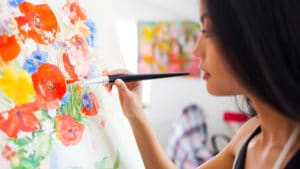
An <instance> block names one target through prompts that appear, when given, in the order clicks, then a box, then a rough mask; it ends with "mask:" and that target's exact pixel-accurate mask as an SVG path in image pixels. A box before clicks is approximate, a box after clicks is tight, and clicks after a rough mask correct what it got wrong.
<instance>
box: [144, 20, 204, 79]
mask: <svg viewBox="0 0 300 169" xmlns="http://www.w3.org/2000/svg"><path fill="white" fill-rule="evenodd" d="M199 32H200V26H199V24H197V23H194V22H190V21H178V22H140V23H139V24H138V33H139V35H138V41H139V42H138V43H139V65H138V69H139V72H141V73H164V72H189V73H190V74H191V77H199V75H200V74H199V71H198V68H197V67H198V62H199V61H198V60H197V58H195V57H193V54H192V52H193V49H194V46H195V45H196V42H197V37H198V34H199Z"/></svg>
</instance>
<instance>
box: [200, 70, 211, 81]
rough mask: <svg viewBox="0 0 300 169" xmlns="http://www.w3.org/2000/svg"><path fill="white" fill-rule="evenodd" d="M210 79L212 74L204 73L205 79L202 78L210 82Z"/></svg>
mask: <svg viewBox="0 0 300 169" xmlns="http://www.w3.org/2000/svg"><path fill="white" fill-rule="evenodd" d="M209 77H210V74H209V73H207V72H203V77H202V78H203V79H204V80H208V79H209Z"/></svg>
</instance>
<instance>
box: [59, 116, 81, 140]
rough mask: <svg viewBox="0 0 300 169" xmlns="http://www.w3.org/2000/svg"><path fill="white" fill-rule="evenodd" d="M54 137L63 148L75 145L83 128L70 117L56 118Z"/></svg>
mask: <svg viewBox="0 0 300 169" xmlns="http://www.w3.org/2000/svg"><path fill="white" fill-rule="evenodd" d="M55 127H56V136H57V138H58V139H59V140H60V141H61V142H62V144H63V145H65V146H72V145H76V144H77V143H79V142H80V140H81V137H82V134H83V130H84V126H83V125H82V124H80V123H78V122H76V121H74V119H73V118H72V116H70V115H58V116H56V125H55Z"/></svg>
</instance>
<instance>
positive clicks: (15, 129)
mask: <svg viewBox="0 0 300 169" xmlns="http://www.w3.org/2000/svg"><path fill="white" fill-rule="evenodd" d="M37 110H39V107H38V106H37V105H36V104H35V103H27V104H23V105H21V106H17V107H15V108H13V109H11V110H9V111H7V112H2V113H1V114H0V130H2V131H3V132H4V133H6V134H7V136H8V137H10V138H17V136H18V133H19V132H20V131H24V132H32V131H35V130H37V129H39V128H40V126H41V125H40V122H39V120H38V119H37V118H36V117H35V115H34V114H33V113H34V112H35V111H37Z"/></svg>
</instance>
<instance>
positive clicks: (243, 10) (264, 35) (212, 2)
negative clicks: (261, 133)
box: [205, 0, 300, 121]
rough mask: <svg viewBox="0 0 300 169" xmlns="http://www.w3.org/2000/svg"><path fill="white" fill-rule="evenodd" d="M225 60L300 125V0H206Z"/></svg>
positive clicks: (246, 82) (256, 91)
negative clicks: (299, 122)
mask: <svg viewBox="0 0 300 169" xmlns="http://www.w3.org/2000/svg"><path fill="white" fill-rule="evenodd" d="M205 3H206V5H207V8H208V15H209V16H210V18H211V20H212V23H213V31H214V33H215V35H216V38H217V39H218V42H219V45H220V47H221V49H222V50H223V52H224V53H225V57H226V58H225V60H226V61H227V62H228V63H229V64H230V65H231V68H232V70H233V71H234V72H235V73H236V75H237V76H238V77H239V80H240V81H241V83H242V84H244V85H245V86H246V87H247V89H248V90H250V91H252V92H253V93H254V94H255V95H256V96H258V97H259V98H260V99H263V100H264V101H265V102H266V103H268V104H269V105H271V106H273V107H275V108H276V109H277V110H278V111H280V112H281V113H282V114H283V115H285V116H287V117H289V118H291V119H295V120H297V121H300V0H205Z"/></svg>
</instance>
